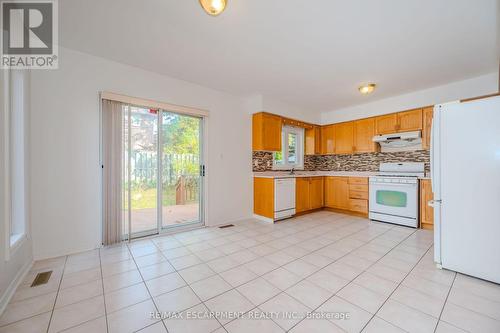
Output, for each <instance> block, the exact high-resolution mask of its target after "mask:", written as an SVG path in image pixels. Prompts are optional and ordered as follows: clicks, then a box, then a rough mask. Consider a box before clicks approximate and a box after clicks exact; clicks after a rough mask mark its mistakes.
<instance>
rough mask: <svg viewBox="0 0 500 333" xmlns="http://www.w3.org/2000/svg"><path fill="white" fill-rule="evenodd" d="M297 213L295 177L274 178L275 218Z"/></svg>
mask: <svg viewBox="0 0 500 333" xmlns="http://www.w3.org/2000/svg"><path fill="white" fill-rule="evenodd" d="M293 215H295V178H294V177H290V178H276V179H274V220H275V221H276V220H281V219H286V218H288V217H291V216H293Z"/></svg>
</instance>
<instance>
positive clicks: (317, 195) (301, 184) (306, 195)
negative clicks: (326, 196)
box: [295, 177, 324, 213]
mask: <svg viewBox="0 0 500 333" xmlns="http://www.w3.org/2000/svg"><path fill="white" fill-rule="evenodd" d="M323 188H324V186H323V177H297V179H296V183H295V211H296V212H297V213H302V212H307V211H309V210H313V209H319V208H322V207H323V191H324V190H323Z"/></svg>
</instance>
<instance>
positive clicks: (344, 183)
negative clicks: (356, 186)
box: [325, 177, 349, 209]
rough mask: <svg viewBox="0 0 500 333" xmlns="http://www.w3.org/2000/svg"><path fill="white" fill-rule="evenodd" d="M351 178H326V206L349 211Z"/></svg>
mask: <svg viewBox="0 0 500 333" xmlns="http://www.w3.org/2000/svg"><path fill="white" fill-rule="evenodd" d="M348 182H349V178H348V177H325V206H326V207H329V208H337V209H349V183H348Z"/></svg>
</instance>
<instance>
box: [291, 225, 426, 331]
mask: <svg viewBox="0 0 500 333" xmlns="http://www.w3.org/2000/svg"><path fill="white" fill-rule="evenodd" d="M394 228H395V227H392V228H389V229H387V230H386V231H385V232H383V233H381V234H380V235H378V236H376V237H374V238H373V239H371V240H370V241H369V242H367V243H365V244H363V245H361V246H359V247H357V248H355V249H353V250H352V251H350V252H349V253H347V254H345V255H344V256H342V257H340V258H339V259H341V258H343V257H345V256H346V255H348V254H351V253H352V252H353V251H355V250H357V249H359V248H361V247H363V246H365V245H367V244H368V243H370V242H372V241H373V240H375V239H377V238H378V237H381V236H382V235H384V234H386V233H387V232H389V231H392V230H394ZM415 232H416V231H414V232H412V233H411V234H409V235H408V236H406V237H405V238H404V239H402V240H401V241H400V242H399V243H397V244H396V245H394V246H393V247H391V249H390V250H389V251H388V252H387V253H386V254H384V255H383V256H382V257H380V258H379V259H377V260H376V261H375V262H373V263H372V264H371V265H370V266H368V267H367V268H366V269H364V270H362V271H361V273H359V274H358V275H356V276H355V277H354V278H352V279H351V280H350V281H349V283H347V284H346V285H345V286H343V287H342V288H340V289H339V290H337V291H336V292H335V293H334V294H333V295H332V296H330V297H328V299H326V300H325V301H324V302H322V303H321V304H320V305H319V306H318V307H316V308H315V309H313V310H312V312H314V311H316V310H318V309H319V308H320V307H321V306H323V305H324V304H325V303H326V302H328V301H329V300H330V299H332V298H333V297H334V296H337V294H338V293H339V292H340V291H341V290H342V289H344V288H345V287H346V286H348V285H349V284H350V283H352V282H353V281H354V280H355V279H356V278H357V277H358V276H360V275H361V274H363V273H365V272H367V269H368V268H370V267H372V266H373V265H375V264H376V263H377V262H379V261H380V260H382V259H383V258H384V257H385V256H386V255H388V254H389V253H390V252H391V251H393V250H394V249H395V248H396V247H397V246H398V245H400V244H401V243H403V242H404V241H405V240H407V239H408V238H409V237H410V236H412V235H414V234H415ZM339 259H337V260H339ZM337 260H336V261H337ZM334 262H335V261H334ZM346 265H348V266H351V265H349V264H346ZM327 266H328V265H327ZM325 267H326V266H325ZM351 267H353V266H351ZM354 268H359V267H354ZM332 274H333V275H335V276H337V275H336V274H334V273H332ZM374 275H375V276H377V277H379V276H378V275H376V274H374ZM380 278H382V277H380ZM396 289H397V287H396ZM292 297H293V296H292ZM337 297H339V298H341V299H342V300H344V301H346V302H348V303H350V304H352V305H354V306H356V307H358V308H360V309H362V310H364V311H366V310H365V309H363V308H361V307H359V306H358V305H356V304H353V303H351V302H350V301H348V300H346V299H344V298H342V297H340V296H337ZM389 297H390V295H389ZM294 299H295V297H294ZM387 299H388V298H387ZM384 303H385V302H384ZM382 306H383V304H382ZM382 306H381V307H382ZM366 312H368V311H366ZM368 313H369V312H368ZM373 317H374V316H372V318H370V320H369V321H368V322H367V323H366V324H365V326H366V325H368V323H369V322H370V321H371V320H372V319H373ZM304 320H305V319H302V320H301V321H299V322H298V323H296V324H295V325H294V326H292V327H291V328H290V330H291V329H293V328H294V327H295V326H297V325H298V324H300V323H301V322H302V321H304ZM328 321H329V322H331V323H332V324H334V325H335V326H336V327H339V326H338V325H336V324H335V323H334V322H332V321H331V320H328ZM365 326H363V328H362V329H361V330H363V329H364V328H365ZM339 328H340V329H342V330H344V329H343V328H342V327H339Z"/></svg>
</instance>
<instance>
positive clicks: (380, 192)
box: [370, 182, 418, 219]
mask: <svg viewBox="0 0 500 333" xmlns="http://www.w3.org/2000/svg"><path fill="white" fill-rule="evenodd" d="M417 195H418V184H417V183H413V184H411V183H410V184H408V183H386V182H373V183H372V182H370V213H376V214H387V215H391V216H394V217H404V218H410V219H416V218H417V215H418V197H417Z"/></svg>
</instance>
